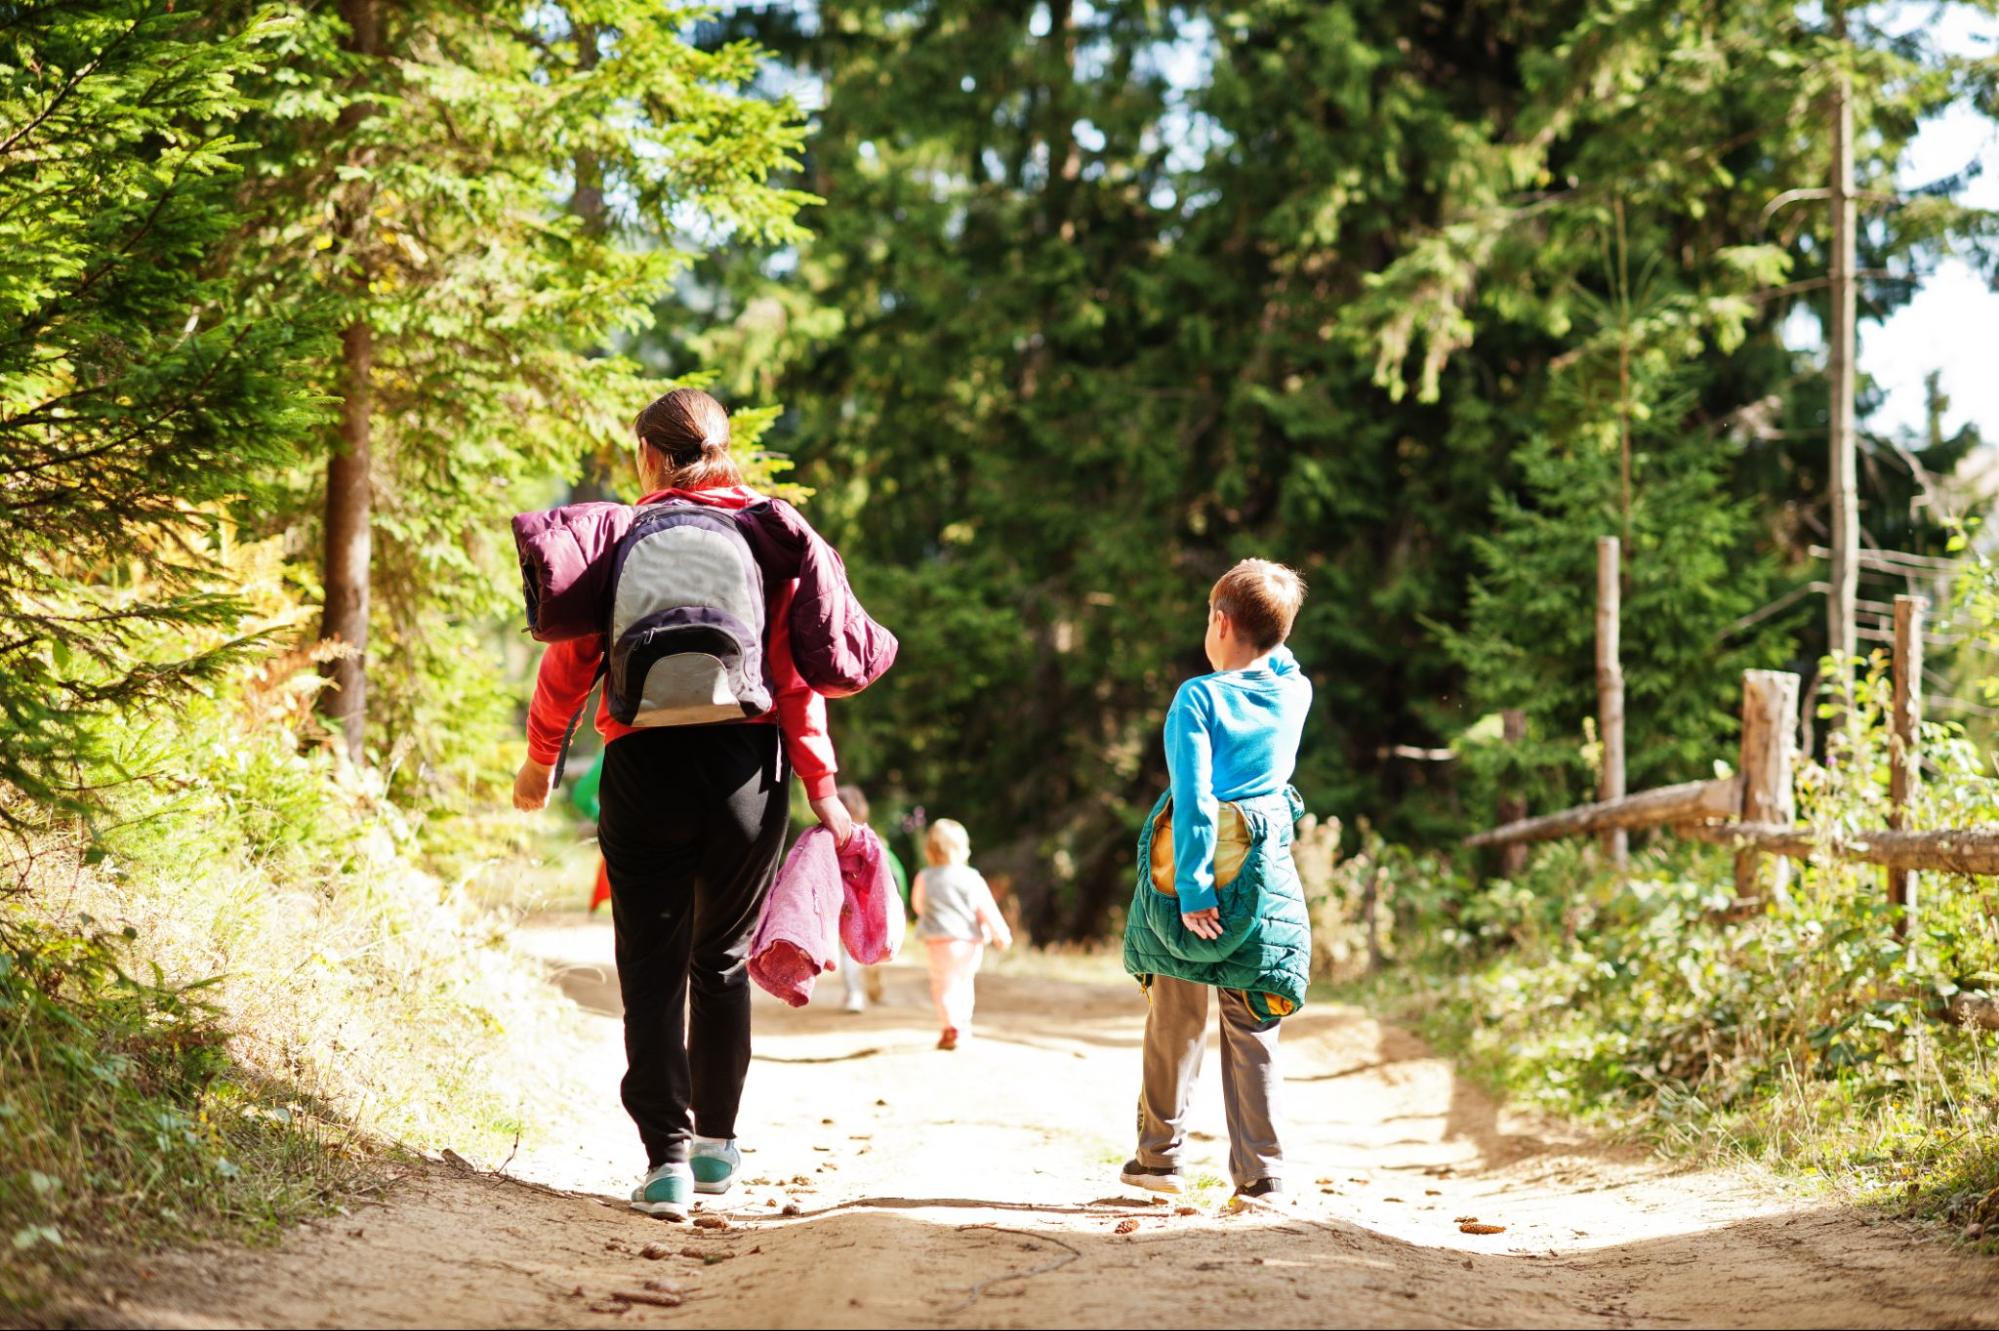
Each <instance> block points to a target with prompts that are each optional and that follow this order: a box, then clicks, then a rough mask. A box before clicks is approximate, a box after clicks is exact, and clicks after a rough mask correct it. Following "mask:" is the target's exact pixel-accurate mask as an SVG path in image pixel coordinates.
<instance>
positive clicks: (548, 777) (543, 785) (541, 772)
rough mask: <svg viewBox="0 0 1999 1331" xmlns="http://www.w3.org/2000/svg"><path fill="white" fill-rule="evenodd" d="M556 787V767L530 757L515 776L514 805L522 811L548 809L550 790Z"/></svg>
mask: <svg viewBox="0 0 1999 1331" xmlns="http://www.w3.org/2000/svg"><path fill="white" fill-rule="evenodd" d="M554 788H555V769H554V768H553V767H550V766H549V765H548V764H547V763H538V762H536V761H535V760H534V759H532V758H530V759H528V760H527V761H526V762H524V763H522V764H521V770H520V772H519V774H518V775H516V776H515V777H514V807H515V808H516V809H519V810H520V811H521V812H522V813H533V812H534V811H535V810H537V809H546V808H547V807H548V795H549V792H550V791H551V790H553V789H554Z"/></svg>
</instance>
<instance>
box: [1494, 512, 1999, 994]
mask: <svg viewBox="0 0 1999 1331" xmlns="http://www.w3.org/2000/svg"><path fill="white" fill-rule="evenodd" d="M1619 553H1620V552H1619V550H1618V543H1617V540H1616V538H1614V537H1605V538H1603V539H1602V540H1601V541H1599V542H1598V545H1597V617H1596V623H1597V646H1596V678H1597V727H1598V738H1599V739H1600V741H1601V742H1602V746H1603V769H1604V770H1603V774H1602V780H1601V783H1600V786H1599V796H1600V797H1599V799H1598V800H1597V802H1596V803H1594V804H1585V805H1581V806H1579V807H1576V808H1572V809H1564V810H1562V811H1560V812H1559V813H1549V814H1542V815H1540V816H1538V817H1525V816H1522V815H1523V814H1524V809H1523V808H1522V806H1521V805H1520V804H1519V802H1518V801H1517V800H1513V801H1510V802H1508V803H1506V804H1503V805H1502V812H1503V814H1511V815H1513V816H1512V817H1511V818H1510V819H1509V820H1508V821H1506V822H1503V823H1501V824H1500V825H1499V826H1497V827H1494V828H1492V829H1490V830H1488V831H1484V832H1479V833H1477V834H1475V835H1473V836H1470V837H1467V838H1465V843H1464V844H1465V845H1466V846H1467V847H1470V848H1473V849H1480V848H1486V847H1495V848H1499V849H1500V850H1501V852H1502V855H1503V857H1504V864H1505V867H1506V869H1507V871H1508V872H1518V869H1519V866H1520V863H1521V860H1520V856H1521V854H1522V853H1523V852H1524V850H1525V847H1526V845H1527V843H1529V842H1534V841H1548V840H1553V839H1555V838H1558V837H1568V836H1599V837H1602V838H1603V844H1604V847H1605V850H1606V852H1607V853H1608V855H1609V857H1610V859H1611V861H1612V863H1613V864H1615V865H1618V866H1620V867H1621V866H1622V865H1623V863H1624V853H1625V847H1624V838H1625V836H1626V835H1627V834H1628V833H1629V832H1631V831H1632V830H1634V829H1640V828H1664V829H1666V830H1668V831H1671V832H1673V833H1675V834H1677V835H1679V836H1683V837H1689V838H1692V839H1694V840H1698V841H1705V842H1710V843H1712V844H1715V845H1720V846H1726V847H1729V848H1730V849H1732V850H1734V851H1735V907H1734V910H1733V911H1732V912H1731V913H1733V914H1748V913H1751V912H1754V911H1755V910H1757V909H1760V908H1761V907H1762V906H1763V905H1764V904H1765V903H1766V902H1769V901H1773V900H1774V901H1781V900H1783V899H1784V898H1785V897H1786V896H1787V894H1788V890H1789V885H1790V864H1789V861H1791V860H1809V859H1812V858H1814V857H1831V858H1836V859H1844V860H1851V861H1857V862H1861V863H1867V864H1878V865H1880V866H1882V868H1883V869H1884V870H1885V874H1886V882H1885V891H1886V893H1887V897H1888V900H1889V901H1891V902H1892V903H1893V904H1894V906H1895V911H1894V928H1895V932H1896V934H1897V936H1899V937H1904V938H1908V937H1911V936H1912V935H1913V932H1914V928H1915V924H1916V921H1917V917H1918V904H1919V903H1918V897H1917V874H1918V873H1920V872H1923V871H1930V872H1936V873H1956V874H1975V875H1988V876H1999V827H1971V828H1949V829H1944V830H1940V831H1927V832H1919V831H1913V830H1910V829H1909V828H1908V826H1907V824H1908V810H1909V806H1910V803H1911V802H1912V800H1913V799H1914V797H1915V794H1916V788H1917V785H1918V783H1919V782H1920V780H1921V767H1920V765H1919V757H1920V754H1919V747H1918V737H1919V730H1920V726H1921V722H1922V674H1923V617H1924V614H1925V612H1926V611H1927V609H1928V604H1929V603H1928V601H1927V600H1925V599H1924V598H1923V597H1920V596H1897V597H1896V598H1895V606H1894V616H1895V633H1894V660H1893V672H1894V673H1893V683H1894V703H1893V709H1892V712H1891V715H1890V720H1889V761H1890V763H1891V769H1890V785H1889V813H1888V826H1887V827H1885V828H1882V829H1879V830H1877V831H1869V832H1855V833H1845V834H1837V833H1834V834H1827V833H1824V832H1818V831H1815V830H1814V829H1812V828H1809V827H1805V826H1800V825H1798V824H1797V823H1796V822H1795V821H1794V819H1795V817H1796V804H1795V802H1794V799H1793V795H1792V770H1791V769H1792V764H1793V760H1794V757H1795V754H1796V745H1797V734H1798V708H1799V705H1800V702H1801V699H1800V696H1799V694H1800V681H1799V679H1798V676H1796V675H1794V674H1791V673H1789V672H1787V671H1779V670H1749V671H1744V672H1743V676H1742V736H1741V744H1740V748H1739V751H1738V753H1737V760H1736V765H1735V775H1734V776H1729V777H1721V778H1718V779H1716V780H1712V781H1689V782H1686V783H1684V784H1682V785H1677V786H1662V787H1660V788H1658V789H1656V790H1645V791H1640V792H1638V793H1637V794H1626V793H1625V790H1624V675H1623V671H1622V668H1621V666H1620V664H1619V662H1618V659H1617V658H1618V646H1619V644H1618V625H1617V618H1618V598H1617V588H1618V562H1619ZM1507 721H1508V725H1507V728H1506V732H1507V737H1508V738H1509V739H1512V738H1517V735H1516V731H1518V730H1520V727H1519V726H1518V725H1516V724H1515V718H1514V717H1513V716H1509V717H1508V718H1507ZM1950 1015H1951V1017H1952V1019H1954V1020H1956V1021H1958V1022H1960V1023H1963V1024H1968V1025H1976V1026H1980V1027H1984V1028H1986V1029H1990V1030H1999V1000H1994V999H1987V998H1979V997H1975V996H1965V995H1959V996H1958V997H1957V998H1956V999H1954V1000H1952V1002H1951V1005H1950Z"/></svg>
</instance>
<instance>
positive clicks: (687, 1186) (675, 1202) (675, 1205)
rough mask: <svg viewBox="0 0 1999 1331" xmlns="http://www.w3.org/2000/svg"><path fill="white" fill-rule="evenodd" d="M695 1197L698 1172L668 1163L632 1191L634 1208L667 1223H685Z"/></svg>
mask: <svg viewBox="0 0 1999 1331" xmlns="http://www.w3.org/2000/svg"><path fill="white" fill-rule="evenodd" d="M693 1196H694V1172H693V1171H692V1170H690V1169H689V1168H688V1167H687V1166H686V1164H684V1163H679V1162H674V1161H668V1162H667V1163H666V1164H663V1165H661V1166H660V1167H659V1168H657V1169H655V1170H653V1171H652V1172H651V1173H650V1174H647V1175H646V1176H645V1178H644V1180H643V1181H641V1182H640V1184H639V1186H638V1187H636V1188H633V1189H632V1209H633V1210H634V1211H644V1212H645V1213H646V1214H647V1215H656V1216H659V1217H661V1218H662V1219H666V1220H685V1219H687V1203H688V1202H689V1201H691V1200H692V1199H693Z"/></svg>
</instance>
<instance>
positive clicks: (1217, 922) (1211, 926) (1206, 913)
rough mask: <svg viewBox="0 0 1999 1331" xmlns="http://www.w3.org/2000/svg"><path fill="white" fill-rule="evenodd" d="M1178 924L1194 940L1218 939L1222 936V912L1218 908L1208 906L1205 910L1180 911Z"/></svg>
mask: <svg viewBox="0 0 1999 1331" xmlns="http://www.w3.org/2000/svg"><path fill="white" fill-rule="evenodd" d="M1180 923H1182V924H1184V925H1186V926H1187V932H1188V933H1190V934H1193V935H1194V936H1195V937H1196V938H1208V939H1214V938H1220V937H1221V936H1222V912H1221V909H1220V907H1217V906H1210V907H1208V908H1207V909H1206V910H1192V911H1182V912H1181V913H1180Z"/></svg>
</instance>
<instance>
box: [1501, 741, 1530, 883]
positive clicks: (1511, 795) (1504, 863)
mask: <svg viewBox="0 0 1999 1331" xmlns="http://www.w3.org/2000/svg"><path fill="white" fill-rule="evenodd" d="M1499 725H1500V732H1499V733H1500V737H1501V738H1502V739H1504V740H1505V741H1506V743H1507V744H1508V745H1509V746H1512V745H1517V744H1519V743H1520V742H1521V741H1522V740H1524V739H1526V738H1527V713H1526V712H1524V711H1522V710H1521V709H1520V708H1518V707H1509V708H1507V709H1506V710H1505V711H1503V712H1501V713H1500V714H1499ZM1515 779H1516V780H1517V779H1518V778H1515ZM1526 816H1527V801H1526V800H1525V799H1523V798H1522V797H1521V795H1520V790H1519V787H1518V786H1515V787H1514V788H1513V789H1512V790H1509V791H1508V792H1507V793H1506V794H1504V795H1502V796H1500V798H1499V821H1500V822H1501V823H1517V822H1519V821H1520V820H1521V819H1522V818H1525V817H1526ZM1526 867H1527V843H1526V842H1524V841H1517V842H1510V843H1508V844H1507V845H1506V846H1505V847H1503V848H1502V849H1501V850H1500V852H1499V871H1500V873H1502V874H1504V875H1505V876H1506V877H1508V878H1517V877H1519V876H1520V872H1521V870H1523V869H1525V868H1526Z"/></svg>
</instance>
